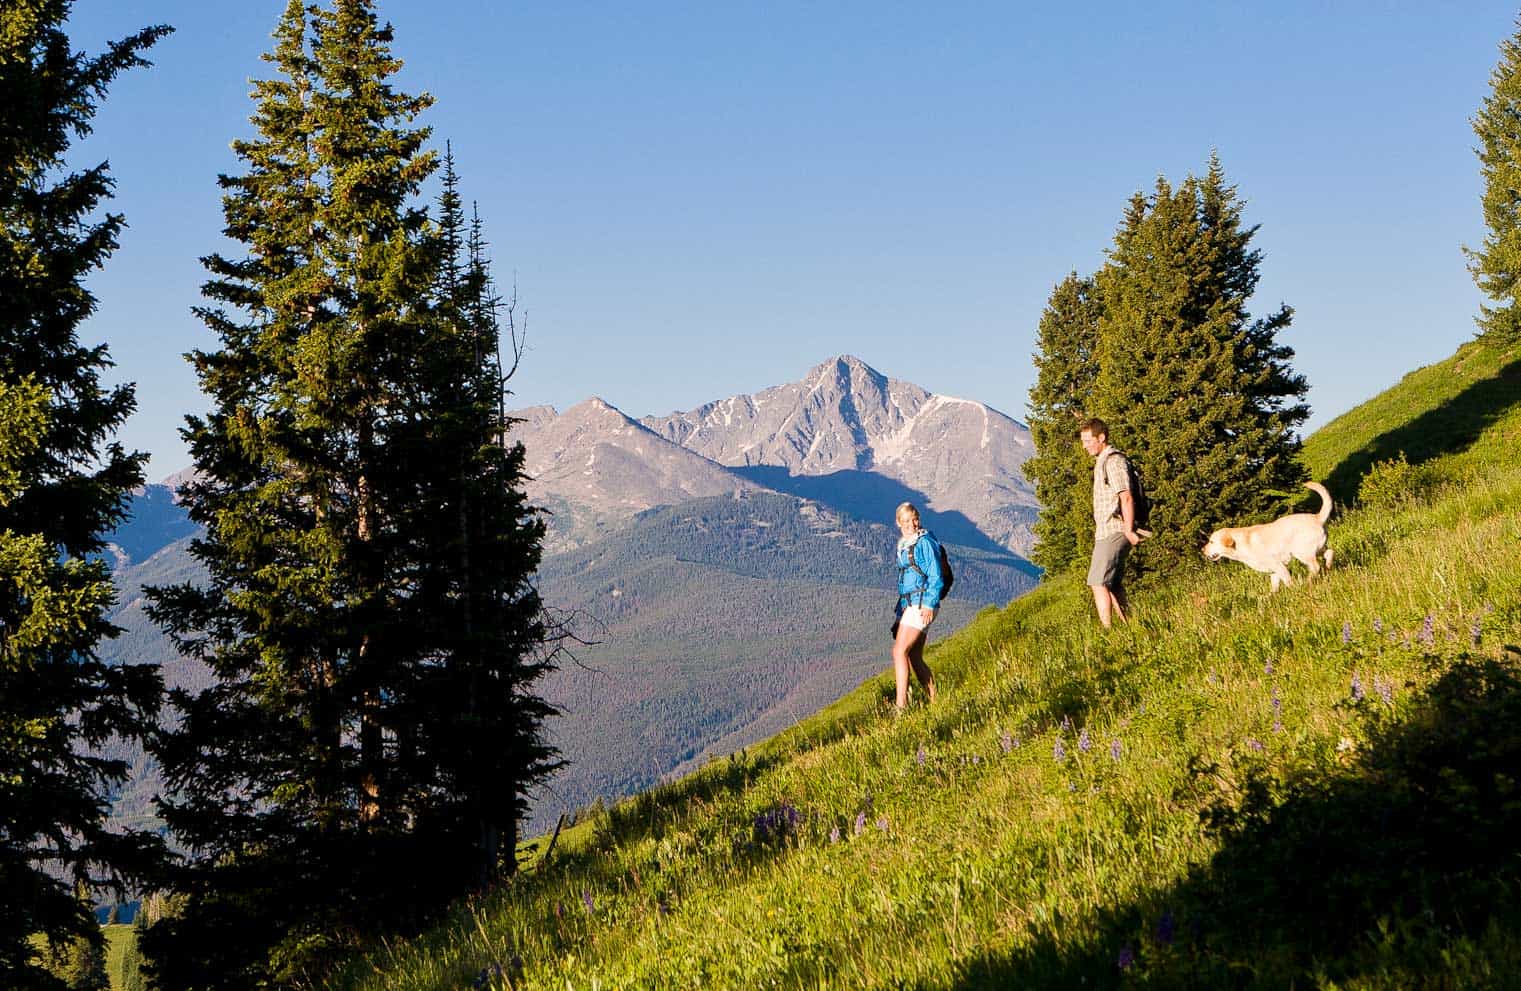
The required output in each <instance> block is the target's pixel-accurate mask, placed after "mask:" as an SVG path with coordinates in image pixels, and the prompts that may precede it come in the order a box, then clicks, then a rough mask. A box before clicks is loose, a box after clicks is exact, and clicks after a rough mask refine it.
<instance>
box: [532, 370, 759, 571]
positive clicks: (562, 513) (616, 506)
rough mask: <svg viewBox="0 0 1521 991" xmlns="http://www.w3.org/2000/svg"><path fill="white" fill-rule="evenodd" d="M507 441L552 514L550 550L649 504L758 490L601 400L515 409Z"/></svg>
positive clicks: (598, 530)
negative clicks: (520, 454)
mask: <svg viewBox="0 0 1521 991" xmlns="http://www.w3.org/2000/svg"><path fill="white" fill-rule="evenodd" d="M513 415H514V416H516V417H518V418H519V419H520V420H521V422H520V423H519V424H518V425H517V426H516V427H514V428H513V431H512V439H513V440H517V441H521V442H522V444H523V447H524V451H525V453H526V460H525V463H524V469H525V471H526V473H527V475H528V476H529V478H530V481H529V483H528V487H527V488H528V497H529V499H530V500H531V501H532V502H533V503H534V504H535V505H539V506H543V507H545V508H547V509H549V510H550V517H549V524H550V527H549V534H548V536H547V538H546V540H545V547H546V549H547V550H549V551H550V552H554V551H557V550H562V549H565V548H567V547H573V546H576V545H578V544H581V543H585V542H586V541H588V540H591V539H595V538H596V536H597V535H598V534H600V533H604V532H606V531H607V529H608V528H609V527H610V526H613V525H616V524H617V523H620V522H622V521H623V520H626V519H628V518H629V517H630V516H633V515H634V514H635V513H638V512H642V511H644V510H646V509H649V508H651V507H653V506H663V505H668V504H670V503H676V502H682V501H684V500H687V499H693V498H700V497H702V496H712V495H727V494H730V493H733V492H744V491H753V490H755V489H756V488H757V486H756V485H755V484H754V483H752V482H750V481H747V480H746V479H744V478H742V477H741V476H739V475H736V474H734V473H733V472H730V471H729V470H727V469H725V468H723V467H720V466H719V465H716V464H714V463H713V462H711V461H708V460H707V459H706V458H703V457H701V456H699V455H696V454H693V453H692V452H690V451H687V450H684V449H683V448H681V447H679V446H677V445H675V444H672V443H670V442H669V441H667V440H665V439H664V438H661V437H659V436H657V435H656V434H655V433H653V432H652V431H651V430H649V428H647V427H645V426H643V425H641V424H639V423H637V422H635V421H634V420H632V419H630V418H629V417H627V416H625V415H624V414H623V413H622V412H620V411H619V410H618V409H616V408H615V407H613V406H610V405H609V404H608V403H606V402H604V401H603V400H601V399H588V400H586V401H585V402H583V403H578V404H577V405H575V406H572V407H571V408H570V409H567V410H566V411H565V412H564V413H559V414H557V413H556V412H555V411H554V409H553V408H551V407H548V406H535V407H532V408H530V409H526V410H519V411H518V412H516V413H515V414H513Z"/></svg>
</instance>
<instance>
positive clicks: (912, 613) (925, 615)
mask: <svg viewBox="0 0 1521 991" xmlns="http://www.w3.org/2000/svg"><path fill="white" fill-rule="evenodd" d="M934 617H935V613H934V610H932V609H921V608H920V607H918V606H905V607H904V608H903V615H902V616H899V617H898V622H900V623H902V624H903V625H904V626H906V627H908V628H909V629H910V630H927V629H929V625H930V623H932V622H934Z"/></svg>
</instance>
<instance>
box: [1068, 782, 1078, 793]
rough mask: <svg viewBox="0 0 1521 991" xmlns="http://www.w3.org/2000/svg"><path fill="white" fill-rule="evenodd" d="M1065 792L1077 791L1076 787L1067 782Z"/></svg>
mask: <svg viewBox="0 0 1521 991" xmlns="http://www.w3.org/2000/svg"><path fill="white" fill-rule="evenodd" d="M1067 790H1068V791H1077V785H1075V784H1073V783H1072V782H1070V781H1068V782H1067Z"/></svg>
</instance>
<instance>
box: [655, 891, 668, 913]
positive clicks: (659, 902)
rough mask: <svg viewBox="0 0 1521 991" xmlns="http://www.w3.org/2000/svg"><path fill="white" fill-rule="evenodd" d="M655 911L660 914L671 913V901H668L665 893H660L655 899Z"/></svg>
mask: <svg viewBox="0 0 1521 991" xmlns="http://www.w3.org/2000/svg"><path fill="white" fill-rule="evenodd" d="M655 911H657V912H659V913H660V914H661V915H670V914H671V901H670V899H669V898H668V897H666V896H665V895H661V896H660V897H659V898H656V899H655Z"/></svg>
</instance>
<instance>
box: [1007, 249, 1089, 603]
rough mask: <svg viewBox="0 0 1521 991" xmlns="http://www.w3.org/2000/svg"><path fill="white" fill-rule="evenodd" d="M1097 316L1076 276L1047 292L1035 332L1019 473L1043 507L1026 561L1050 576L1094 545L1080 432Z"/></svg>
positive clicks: (1086, 412)
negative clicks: (1030, 447) (1026, 442)
mask: <svg viewBox="0 0 1521 991" xmlns="http://www.w3.org/2000/svg"><path fill="white" fill-rule="evenodd" d="M1102 312H1103V307H1102V305H1101V303H1100V302H1099V299H1098V293H1097V288H1096V286H1095V284H1094V280H1093V278H1092V277H1087V278H1084V277H1081V276H1079V275H1078V274H1077V273H1076V272H1073V273H1071V274H1069V275H1068V276H1067V277H1066V278H1065V279H1063V280H1062V281H1061V282H1059V283H1057V285H1056V287H1055V288H1054V289H1052V290H1051V297H1050V299H1049V300H1048V301H1047V302H1046V310H1045V312H1044V313H1042V314H1041V318H1040V327H1039V329H1038V331H1037V332H1036V340H1035V368H1036V378H1035V385H1034V386H1032V387H1031V388H1030V436H1031V439H1032V440H1033V441H1034V442H1035V456H1034V457H1032V458H1030V460H1028V461H1026V462H1025V466H1024V470H1025V477H1026V478H1028V479H1029V480H1030V481H1031V483H1033V484H1034V486H1035V495H1036V498H1037V499H1038V500H1039V502H1040V506H1041V510H1040V519H1039V520H1038V521H1037V522H1036V524H1035V537H1036V544H1035V549H1034V551H1033V552H1032V553H1031V555H1030V559H1031V560H1032V561H1034V562H1035V563H1036V564H1038V565H1040V566H1041V567H1042V568H1044V569H1045V571H1046V573H1047V574H1051V573H1055V572H1060V571H1063V570H1065V569H1067V568H1068V567H1070V566H1071V565H1073V564H1074V563H1076V562H1078V561H1082V560H1086V558H1087V554H1088V550H1089V547H1090V545H1091V544H1092V541H1093V508H1092V499H1091V498H1090V495H1089V478H1090V475H1091V471H1092V466H1091V465H1090V464H1089V460H1088V456H1087V454H1086V453H1085V452H1084V451H1083V449H1082V447H1081V446H1079V444H1078V440H1077V435H1078V429H1079V427H1080V426H1081V424H1082V421H1083V419H1084V418H1086V417H1087V416H1089V415H1090V413H1089V409H1090V407H1091V403H1092V394H1093V383H1094V380H1095V378H1096V377H1097V375H1098V365H1097V362H1096V360H1095V357H1094V353H1093V352H1094V348H1095V347H1096V346H1097V344H1098V323H1099V316H1100V314H1101V313H1102Z"/></svg>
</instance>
